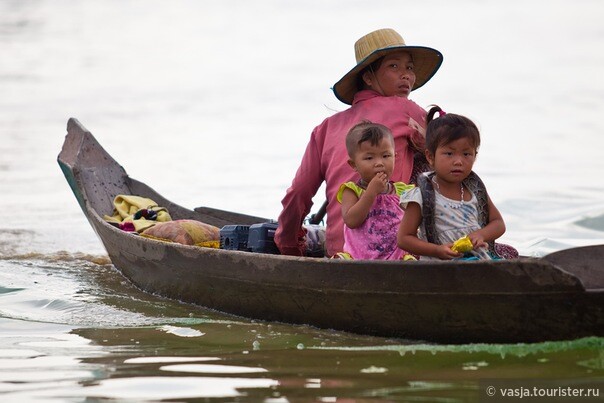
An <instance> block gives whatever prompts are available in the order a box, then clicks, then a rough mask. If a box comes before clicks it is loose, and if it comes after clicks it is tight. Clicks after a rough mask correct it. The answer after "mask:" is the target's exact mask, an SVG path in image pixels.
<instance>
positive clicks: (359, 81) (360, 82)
mask: <svg viewBox="0 0 604 403" xmlns="http://www.w3.org/2000/svg"><path fill="white" fill-rule="evenodd" d="M384 57H385V56H382V57H380V58H379V59H377V60H376V61H375V62H373V63H371V64H370V65H369V66H367V67H365V68H364V69H363V70H361V71H360V72H359V74H357V91H361V90H364V89H365V81H364V80H363V74H365V73H366V72H368V71H372V72H375V71H378V70H379V68H380V66H381V65H382V62H383V61H384Z"/></svg>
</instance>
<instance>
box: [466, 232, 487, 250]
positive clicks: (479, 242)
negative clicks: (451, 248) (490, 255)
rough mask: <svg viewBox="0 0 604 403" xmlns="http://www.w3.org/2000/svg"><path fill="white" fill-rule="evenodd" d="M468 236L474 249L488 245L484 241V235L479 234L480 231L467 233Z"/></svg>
mask: <svg viewBox="0 0 604 403" xmlns="http://www.w3.org/2000/svg"><path fill="white" fill-rule="evenodd" d="M468 238H470V241H472V245H474V249H478V248H486V247H488V246H489V245H488V244H487V243H486V242H485V241H484V237H483V236H482V235H480V233H479V232H478V231H477V232H472V233H471V234H469V235H468Z"/></svg>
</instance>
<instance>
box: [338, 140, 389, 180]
mask: <svg viewBox="0 0 604 403" xmlns="http://www.w3.org/2000/svg"><path fill="white" fill-rule="evenodd" d="M394 156H395V154H394V144H393V143H392V141H391V140H390V139H389V138H383V139H381V140H380V142H379V143H378V144H377V145H375V146H374V145H371V142H369V141H364V142H362V143H361V144H359V147H358V148H357V151H356V152H355V153H354V157H353V158H352V159H351V160H349V161H348V163H349V164H350V166H351V167H352V168H353V169H354V170H355V171H357V172H358V173H359V175H361V178H362V179H363V180H364V181H365V182H370V181H371V179H373V177H374V176H375V175H376V174H377V173H380V172H384V173H385V174H386V176H387V177H388V179H390V177H391V176H392V171H393V169H394Z"/></svg>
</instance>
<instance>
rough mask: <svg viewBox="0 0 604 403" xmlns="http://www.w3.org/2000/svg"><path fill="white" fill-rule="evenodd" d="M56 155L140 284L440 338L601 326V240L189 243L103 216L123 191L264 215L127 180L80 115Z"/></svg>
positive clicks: (210, 212) (474, 339) (110, 246)
mask: <svg viewBox="0 0 604 403" xmlns="http://www.w3.org/2000/svg"><path fill="white" fill-rule="evenodd" d="M58 162H59V165H60V167H61V169H62V171H63V173H64V175H65V178H66V179H67V182H68V183H69V185H70V187H71V189H72V191H73V193H74V195H75V197H76V199H77V201H78V203H79V205H80V207H81V208H82V210H83V212H84V214H85V216H86V218H87V219H88V221H89V222H90V225H91V226H92V228H93V229H94V231H95V232H96V234H97V235H98V237H99V238H100V240H101V242H102V243H103V245H104V247H105V249H106V251H107V254H108V255H109V258H110V259H111V262H112V263H113V265H114V266H115V267H116V268H117V270H119V271H120V272H121V273H122V274H123V275H124V276H125V277H126V278H127V279H129V280H130V281H131V282H132V283H133V284H135V285H136V286H137V287H139V288H140V289H142V290H144V291H146V292H149V293H153V294H156V295H160V296H163V297H167V298H171V299H175V300H179V301H183V302H187V303H191V304H195V305H199V306H202V307H207V308H211V309H215V310H218V311H221V312H225V313H229V314H233V315H237V316H242V317H247V318H253V319H258V320H264V321H276V322H283V323H290V324H305V325H311V326H315V327H318V328H325V329H335V330H342V331H348V332H353V333H359V334H367V335H376V336H384V337H395V338H402V339H410V340H422V341H428V342H438V343H478V342H486V343H493V342H498V343H513V342H538V341H545V340H568V339H575V338H580V337H586V336H604V270H603V269H604V268H603V267H602V262H603V261H604V245H595V246H589V247H582V248H574V249H567V250H564V251H560V252H556V253H553V254H550V255H548V256H546V257H544V258H519V259H514V260H505V261H490V262H481V261H474V262H459V261H448V262H422V261H418V262H392V261H390V262H388V261H344V260H333V259H332V260H330V259H325V258H311V257H291V256H280V255H271V254H261V253H252V252H244V251H236V250H222V249H211V248H200V247H196V246H185V245H180V244H175V243H166V242H162V241H158V240H153V239H148V238H144V237H141V236H138V235H136V234H133V233H128V232H124V231H122V230H120V229H118V228H116V227H114V226H112V225H110V224H108V223H107V222H105V221H104V219H103V218H102V217H103V215H104V214H110V213H111V212H112V210H113V199H114V198H115V196H116V195H118V194H133V195H139V196H143V197H148V198H150V199H153V200H154V201H156V202H157V203H158V204H159V205H160V206H163V207H166V208H167V209H168V211H169V212H170V215H171V216H172V218H173V219H193V220H199V221H202V222H205V223H208V224H212V225H215V226H218V227H222V226H224V225H229V224H241V225H250V224H255V223H259V222H263V221H266V219H263V218H261V217H253V216H249V215H245V214H239V213H236V212H229V211H224V210H219V209H214V208H209V207H200V208H196V209H194V210H189V209H186V208H184V207H181V206H179V205H177V204H175V203H173V202H171V201H170V200H168V199H166V198H164V197H163V196H162V195H160V194H159V193H157V192H156V191H154V190H153V189H152V188H150V187H149V186H147V185H146V184H144V183H142V182H139V181H137V180H135V179H132V178H130V177H129V176H128V175H127V173H126V171H125V170H124V169H123V168H122V166H120V165H119V164H118V163H117V162H116V161H115V160H114V159H113V158H112V157H111V156H110V155H109V154H108V153H107V152H106V151H105V150H104V149H103V148H102V147H101V145H100V144H99V143H98V142H97V140H96V139H95V138H94V137H93V136H92V134H91V133H90V132H89V131H88V130H86V129H85V128H84V127H83V126H82V124H80V122H78V121H77V120H76V119H73V118H72V119H69V121H68V123H67V136H66V138H65V142H64V144H63V148H62V150H61V152H60V154H59V156H58Z"/></svg>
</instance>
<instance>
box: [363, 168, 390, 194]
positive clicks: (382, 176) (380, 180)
mask: <svg viewBox="0 0 604 403" xmlns="http://www.w3.org/2000/svg"><path fill="white" fill-rule="evenodd" d="M387 189H388V176H387V175H386V173H385V172H378V173H377V174H375V176H374V177H373V178H372V179H371V182H369V185H367V192H370V193H371V194H373V195H378V194H380V193H382V192H385V191H386V190H387Z"/></svg>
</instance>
